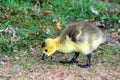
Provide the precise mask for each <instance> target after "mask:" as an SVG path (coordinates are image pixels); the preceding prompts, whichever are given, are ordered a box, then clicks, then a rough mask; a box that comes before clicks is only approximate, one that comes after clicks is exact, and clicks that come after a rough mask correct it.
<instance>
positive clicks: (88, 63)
mask: <svg viewBox="0 0 120 80" xmlns="http://www.w3.org/2000/svg"><path fill="white" fill-rule="evenodd" d="M78 66H80V67H81V68H89V67H90V66H91V54H88V55H87V64H86V65H82V64H78Z"/></svg>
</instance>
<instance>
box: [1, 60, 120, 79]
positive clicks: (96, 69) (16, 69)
mask: <svg viewBox="0 0 120 80" xmlns="http://www.w3.org/2000/svg"><path fill="white" fill-rule="evenodd" d="M105 65H107V64H105ZM0 80H120V66H119V65H118V66H116V67H115V69H114V68H111V66H107V67H105V66H104V65H103V64H102V63H98V64H96V65H93V66H91V67H90V68H87V69H85V68H80V67H78V66H76V65H71V66H69V67H68V66H67V67H66V66H65V65H61V64H58V65H49V64H40V63H39V64H37V66H35V67H34V68H32V69H30V70H27V69H24V68H23V67H21V66H20V65H17V64H14V63H12V62H10V61H8V62H5V64H3V65H0Z"/></svg>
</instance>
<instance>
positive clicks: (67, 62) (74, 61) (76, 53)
mask: <svg viewBox="0 0 120 80" xmlns="http://www.w3.org/2000/svg"><path fill="white" fill-rule="evenodd" d="M78 56H79V52H75V55H74V56H73V58H72V59H71V60H70V61H60V63H62V64H73V63H78V62H77V61H76V59H77V57H78Z"/></svg>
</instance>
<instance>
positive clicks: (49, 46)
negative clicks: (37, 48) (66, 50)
mask: <svg viewBox="0 0 120 80" xmlns="http://www.w3.org/2000/svg"><path fill="white" fill-rule="evenodd" d="M41 50H42V53H43V55H46V56H50V55H52V54H53V53H54V52H55V51H56V43H55V41H54V39H51V38H48V39H45V41H44V42H43V43H42V45H41Z"/></svg>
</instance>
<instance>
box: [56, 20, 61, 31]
mask: <svg viewBox="0 0 120 80" xmlns="http://www.w3.org/2000/svg"><path fill="white" fill-rule="evenodd" d="M56 27H57V29H59V30H61V29H62V27H61V24H60V22H57V24H56Z"/></svg>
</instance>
